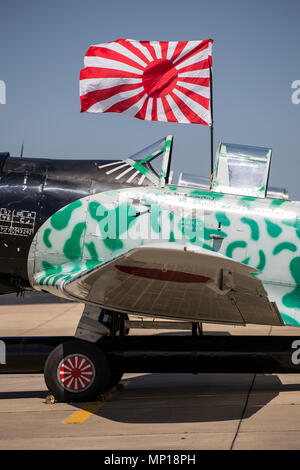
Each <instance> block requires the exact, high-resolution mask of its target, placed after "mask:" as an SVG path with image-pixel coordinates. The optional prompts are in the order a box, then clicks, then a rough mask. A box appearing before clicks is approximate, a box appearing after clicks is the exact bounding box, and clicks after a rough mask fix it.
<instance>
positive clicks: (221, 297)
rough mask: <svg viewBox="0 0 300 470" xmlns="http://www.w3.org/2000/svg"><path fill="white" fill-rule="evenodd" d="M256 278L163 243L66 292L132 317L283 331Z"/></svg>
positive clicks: (79, 280)
mask: <svg viewBox="0 0 300 470" xmlns="http://www.w3.org/2000/svg"><path fill="white" fill-rule="evenodd" d="M255 272H258V271H257V270H256V269H254V268H251V267H249V266H246V265H244V264H241V263H238V262H235V261H233V260H231V259H230V258H227V257H225V256H223V255H221V254H219V253H215V252H211V251H209V250H206V249H204V248H200V247H196V248H195V247H194V246H193V247H190V246H183V245H179V244H176V243H162V244H159V245H157V244H156V245H147V246H143V247H139V248H136V249H133V250H131V251H129V252H127V253H126V254H123V255H122V256H120V257H117V258H115V259H114V260H112V261H110V262H108V263H105V264H102V265H100V266H97V267H95V268H93V269H92V270H90V271H88V272H85V273H84V272H81V273H78V274H76V276H74V277H73V278H71V279H69V280H67V281H66V282H64V285H63V286H62V287H63V291H64V293H65V294H67V295H68V296H70V297H72V298H75V299H77V300H79V301H83V302H88V303H92V304H96V305H99V306H101V307H105V308H107V309H110V310H115V311H120V312H124V313H129V314H143V315H149V316H152V317H155V316H158V317H164V318H173V319H185V320H190V321H201V322H214V323H216V322H220V323H234V324H246V323H256V324H266V325H282V324H283V322H282V319H281V316H280V314H279V312H278V310H277V307H276V304H274V303H272V302H270V301H269V299H268V297H267V293H266V291H265V289H264V287H263V284H262V282H261V281H260V280H259V279H257V278H256V277H255V276H253V274H251V273H255Z"/></svg>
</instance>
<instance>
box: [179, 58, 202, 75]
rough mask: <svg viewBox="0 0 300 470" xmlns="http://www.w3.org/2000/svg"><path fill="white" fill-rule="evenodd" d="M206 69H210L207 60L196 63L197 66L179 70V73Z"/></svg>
mask: <svg viewBox="0 0 300 470" xmlns="http://www.w3.org/2000/svg"><path fill="white" fill-rule="evenodd" d="M176 65H177V64H176ZM205 69H209V62H208V60H207V59H204V60H201V61H200V62H196V63H195V64H191V65H187V66H186V67H182V68H181V69H178V73H185V72H193V71H194V70H205Z"/></svg>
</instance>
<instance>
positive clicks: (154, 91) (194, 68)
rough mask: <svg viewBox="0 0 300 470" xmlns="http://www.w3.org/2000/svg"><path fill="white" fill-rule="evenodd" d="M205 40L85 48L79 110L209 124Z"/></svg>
mask: <svg viewBox="0 0 300 470" xmlns="http://www.w3.org/2000/svg"><path fill="white" fill-rule="evenodd" d="M212 43H213V41H212V40H211V39H208V40H203V41H165V42H158V41H135V40H132V39H118V40H117V41H114V42H108V43H103V44H97V45H94V46H91V47H90V48H89V50H88V51H87V53H86V55H85V57H84V65H85V67H84V68H83V69H82V70H81V72H80V100H81V112H85V111H87V112H89V113H112V112H114V113H124V114H127V115H129V116H133V117H136V118H138V119H146V120H149V121H165V122H181V123H195V124H203V125H206V126H211V125H212V117H211V64H212V61H211V50H212Z"/></svg>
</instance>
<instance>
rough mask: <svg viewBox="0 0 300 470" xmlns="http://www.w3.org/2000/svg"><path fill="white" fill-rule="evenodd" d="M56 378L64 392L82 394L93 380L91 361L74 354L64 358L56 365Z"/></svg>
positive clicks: (93, 369)
mask: <svg viewBox="0 0 300 470" xmlns="http://www.w3.org/2000/svg"><path fill="white" fill-rule="evenodd" d="M57 377H58V380H59V383H60V384H61V385H62V387H63V388H64V389H65V390H69V391H71V392H75V393H76V392H83V391H85V390H87V389H88V388H89V387H90V386H91V385H92V384H93V382H94V380H95V367H94V365H93V363H92V361H91V360H90V359H89V358H88V357H86V356H85V355H83V354H79V353H75V354H70V355H69V356H66V357H65V358H64V359H63V360H62V361H61V362H60V363H59V365H58V368H57Z"/></svg>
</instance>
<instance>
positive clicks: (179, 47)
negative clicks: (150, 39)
mask: <svg viewBox="0 0 300 470" xmlns="http://www.w3.org/2000/svg"><path fill="white" fill-rule="evenodd" d="M187 43H188V41H179V42H178V44H177V46H176V47H175V51H174V52H173V55H172V57H171V60H172V62H174V60H176V59H177V57H178V56H179V55H180V54H181V52H182V51H183V49H184V48H185V46H186V45H187Z"/></svg>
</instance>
